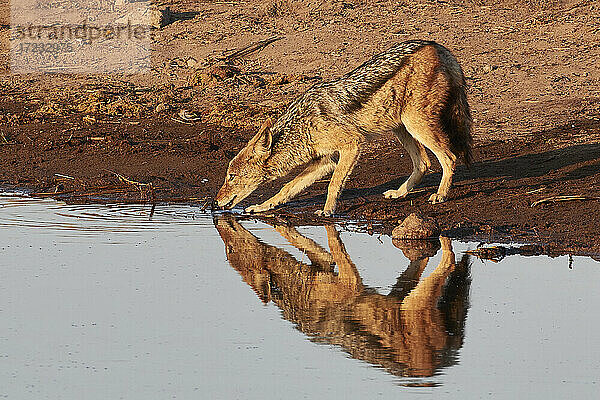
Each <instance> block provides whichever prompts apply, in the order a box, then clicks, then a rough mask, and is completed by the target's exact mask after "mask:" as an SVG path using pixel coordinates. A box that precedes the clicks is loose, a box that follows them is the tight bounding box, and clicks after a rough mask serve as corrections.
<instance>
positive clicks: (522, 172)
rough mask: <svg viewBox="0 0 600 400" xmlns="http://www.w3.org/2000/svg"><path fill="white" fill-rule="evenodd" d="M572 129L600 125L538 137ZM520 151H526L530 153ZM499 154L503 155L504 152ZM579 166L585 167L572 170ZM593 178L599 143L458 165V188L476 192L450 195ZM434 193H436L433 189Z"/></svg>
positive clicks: (433, 180) (372, 190) (434, 176)
mask: <svg viewBox="0 0 600 400" xmlns="http://www.w3.org/2000/svg"><path fill="white" fill-rule="evenodd" d="M573 126H576V127H577V128H579V129H585V130H591V131H595V132H596V131H600V121H592V120H581V121H576V122H573V123H570V124H568V125H564V126H560V127H556V128H553V129H552V130H548V131H543V132H540V133H539V135H538V136H539V137H540V138H547V139H553V138H559V139H565V138H568V137H569V135H571V134H572V131H573ZM538 143H539V142H538ZM398 147H399V151H403V150H402V149H401V147H400V145H398ZM520 151H527V149H521V150H520ZM497 152H498V153H500V152H501V149H500V151H497ZM577 164H584V165H580V166H578V167H576V168H572V167H573V166H575V165H577ZM594 175H598V176H599V177H600V143H588V144H575V145H571V146H567V147H562V148H558V149H554V150H548V151H542V152H539V153H534V152H532V153H528V154H521V155H517V156H514V157H510V156H509V157H505V158H501V159H488V160H482V161H475V162H474V163H473V165H471V167H470V168H468V167H466V166H464V165H459V166H458V168H457V170H456V173H455V175H454V186H455V187H458V186H463V187H465V188H469V186H473V187H474V188H473V189H472V190H469V191H468V192H466V193H464V194H462V195H461V196H460V197H457V196H456V195H455V196H452V195H451V196H450V200H452V199H457V198H464V197H469V196H472V195H474V194H476V193H487V194H489V193H493V192H495V191H497V190H499V189H502V188H511V189H535V188H539V187H540V186H543V185H550V184H553V183H557V182H568V181H572V180H579V179H583V178H587V177H590V176H594ZM440 178H441V174H440V173H430V174H428V175H426V176H425V177H424V179H423V181H422V182H421V184H420V185H419V186H418V187H417V191H418V190H419V189H420V188H424V187H429V186H435V185H437V184H438V183H439V179H440ZM405 179H406V177H402V178H399V179H393V180H390V181H388V182H385V183H383V184H381V185H377V186H374V187H368V188H355V189H347V190H346V191H345V192H344V197H343V199H352V198H356V197H364V196H368V195H380V194H381V193H383V192H384V191H385V190H388V189H392V188H398V186H400V184H402V182H404V180H405ZM482 182H485V183H486V184H487V185H490V184H492V185H494V187H492V188H479V187H477V185H478V184H481V183H482ZM487 185H486V186H487ZM432 190H435V189H434V188H432ZM451 193H452V192H451ZM410 196H411V195H410V194H409V197H410ZM322 197H323V196H314V197H312V198H311V199H306V200H305V201H318V200H320V199H321V198H322Z"/></svg>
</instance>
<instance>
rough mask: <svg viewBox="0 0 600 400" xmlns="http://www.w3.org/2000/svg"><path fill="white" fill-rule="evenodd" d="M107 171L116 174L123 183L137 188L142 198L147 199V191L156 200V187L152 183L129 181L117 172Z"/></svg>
mask: <svg viewBox="0 0 600 400" xmlns="http://www.w3.org/2000/svg"><path fill="white" fill-rule="evenodd" d="M107 171H108V172H110V173H112V174H114V175H115V176H116V177H117V178H118V179H119V180H120V181H121V182H123V183H126V184H128V185H131V186H133V187H135V188H136V189H137V190H139V192H140V197H141V198H145V197H146V194H147V191H150V197H151V199H152V200H154V187H153V186H152V183H142V182H138V181H134V180H132V179H129V178H127V177H125V176H123V175H121V174H119V173H117V172H114V171H110V170H107Z"/></svg>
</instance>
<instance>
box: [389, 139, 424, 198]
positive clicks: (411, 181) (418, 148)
mask: <svg viewBox="0 0 600 400" xmlns="http://www.w3.org/2000/svg"><path fill="white" fill-rule="evenodd" d="M394 134H395V135H396V136H397V137H398V139H400V142H401V143H402V145H403V146H404V148H405V149H406V151H408V154H409V155H410V159H411V160H412V163H413V171H412V173H411V174H410V176H409V177H408V179H407V180H406V181H405V182H404V183H403V184H402V185H401V186H400V188H398V190H394V189H392V190H387V191H385V192H384V193H383V196H384V197H385V198H386V199H397V198H402V197H405V196H406V195H407V194H408V193H409V192H410V191H411V190H412V189H413V188H414V187H415V186H416V185H418V184H419V182H421V179H423V175H425V172H427V170H428V169H429V167H430V166H431V162H430V161H429V157H428V156H427V152H426V151H425V148H424V147H423V145H422V144H421V143H419V142H417V141H416V140H415V139H414V138H413V137H412V136H411V135H410V134H409V133H408V131H407V130H406V128H404V127H400V128H398V129H395V130H394Z"/></svg>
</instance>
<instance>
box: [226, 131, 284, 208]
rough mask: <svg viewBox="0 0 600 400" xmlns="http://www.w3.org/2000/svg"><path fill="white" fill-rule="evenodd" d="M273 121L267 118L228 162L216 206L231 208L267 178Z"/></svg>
mask: <svg viewBox="0 0 600 400" xmlns="http://www.w3.org/2000/svg"><path fill="white" fill-rule="evenodd" d="M272 125H273V121H272V120H271V119H268V120H267V121H266V122H265V123H264V124H263V125H262V127H261V128H260V130H259V131H258V133H257V134H256V135H255V136H254V137H253V138H252V139H250V141H249V142H248V144H247V145H246V147H244V148H243V149H242V150H240V152H239V153H238V155H237V156H235V157H234V158H233V160H231V162H229V167H227V175H226V176H225V183H223V186H221V189H219V192H218V193H217V197H215V202H216V203H217V206H218V207H223V208H232V207H234V206H235V205H236V204H238V203H239V202H240V201H242V200H244V199H245V198H246V197H248V196H249V195H250V193H252V192H253V191H254V190H256V188H257V187H258V186H259V185H260V184H261V183H263V182H265V181H267V180H268V176H267V171H266V168H265V161H266V160H267V158H269V156H270V155H271V146H272V144H273V135H272V133H271V126H272Z"/></svg>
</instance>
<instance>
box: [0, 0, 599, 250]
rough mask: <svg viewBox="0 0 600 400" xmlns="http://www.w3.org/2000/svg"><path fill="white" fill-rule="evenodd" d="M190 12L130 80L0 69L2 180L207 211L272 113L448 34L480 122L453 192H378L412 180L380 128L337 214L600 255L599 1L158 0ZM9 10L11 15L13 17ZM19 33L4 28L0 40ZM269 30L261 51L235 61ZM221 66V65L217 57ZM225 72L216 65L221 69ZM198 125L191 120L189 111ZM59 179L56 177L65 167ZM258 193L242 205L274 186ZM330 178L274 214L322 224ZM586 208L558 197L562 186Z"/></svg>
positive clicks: (76, 196) (69, 196) (62, 194)
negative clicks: (418, 41) (414, 221)
mask: <svg viewBox="0 0 600 400" xmlns="http://www.w3.org/2000/svg"><path fill="white" fill-rule="evenodd" d="M159 3H160V4H159V6H160V7H166V6H170V7H171V9H172V10H175V11H178V12H181V13H184V12H185V13H188V14H186V15H188V16H189V15H190V14H189V13H193V15H194V17H193V18H191V19H184V20H179V21H176V22H174V23H172V24H170V25H168V26H165V27H164V28H162V29H160V30H156V31H155V32H154V33H153V34H154V41H155V47H154V49H153V51H152V55H153V69H152V71H151V72H150V73H148V74H141V75H134V76H110V75H97V76H81V75H80V76H76V75H60V74H54V75H36V76H23V75H11V74H10V73H9V71H8V55H7V54H6V51H5V50H3V53H2V55H1V56H0V68H4V70H5V73H4V74H3V75H1V76H0V134H1V136H0V185H2V186H4V187H19V188H25V189H27V190H30V191H31V192H37V193H49V192H57V193H56V194H55V195H54V196H55V197H58V198H61V199H65V200H68V201H115V200H121V201H139V200H140V198H141V196H145V197H144V199H145V200H148V199H149V198H150V197H151V196H150V195H149V194H148V193H146V192H144V191H143V190H142V191H141V192H140V190H138V189H136V188H135V187H133V186H132V185H130V184H127V183H123V182H122V181H119V179H118V176H117V175H116V174H121V175H123V176H125V177H127V178H129V179H132V180H135V181H138V182H143V183H152V185H153V196H154V198H155V199H156V200H160V201H183V202H190V203H192V204H203V203H204V199H205V198H206V197H211V196H213V195H214V193H215V192H216V190H217V189H218V187H219V186H220V184H221V183H222V179H223V176H224V172H225V168H226V165H227V162H228V160H229V159H230V158H231V157H232V156H233V155H234V154H235V153H236V152H237V151H238V150H239V149H240V148H241V147H242V146H243V145H244V143H245V142H246V141H247V140H248V139H249V138H250V137H251V135H252V134H253V132H254V131H255V127H256V126H257V125H258V124H259V123H260V122H261V121H262V120H264V119H265V118H266V117H267V116H277V115H278V114H279V113H280V112H281V111H282V110H283V109H284V107H285V105H286V104H287V103H289V101H291V99H293V98H294V97H295V96H297V95H298V94H299V93H301V92H302V91H304V90H306V89H307V88H308V87H310V85H312V84H314V82H317V81H320V80H322V79H330V78H334V77H337V76H339V75H341V74H343V73H344V72H346V71H348V70H350V69H352V68H353V67H355V66H357V65H359V64H360V63H361V62H362V61H364V60H366V59H367V58H369V57H370V56H371V55H373V54H375V53H377V52H378V51H381V50H384V49H385V48H387V47H388V46H389V45H390V44H392V43H395V42H398V41H402V40H406V39H412V38H422V39H430V40H436V41H438V42H440V43H442V44H444V45H446V46H447V47H449V48H450V49H451V50H452V51H453V52H454V53H455V54H456V56H457V57H458V58H459V60H460V61H461V63H462V64H463V67H464V69H465V73H466V75H467V78H468V83H469V96H470V97H469V99H470V102H471V105H472V108H473V111H474V117H475V124H476V130H475V143H476V148H475V159H476V162H475V164H474V165H473V167H472V168H471V169H470V170H469V169H466V168H464V167H462V166H461V167H459V169H458V172H457V175H456V180H455V185H454V187H453V189H452V192H451V200H450V201H448V202H447V203H444V204H441V205H436V206H431V205H429V204H427V202H426V200H427V197H428V195H429V194H430V193H431V192H432V191H434V190H435V187H436V186H437V184H438V182H439V178H440V174H439V166H438V165H437V164H436V165H434V167H433V170H434V173H432V174H430V175H428V177H427V178H426V179H425V181H424V182H423V184H422V185H421V186H420V188H419V190H417V191H416V192H415V193H413V194H411V195H410V196H409V198H408V199H406V200H403V201H392V200H386V199H383V198H382V196H381V193H382V192H383V191H384V190H386V189H388V188H392V187H397V186H398V185H399V184H400V183H401V181H402V180H403V179H405V178H406V176H407V174H408V173H409V172H410V162H409V160H407V155H406V153H405V152H404V150H402V149H401V147H400V146H399V145H398V143H397V142H396V141H395V139H394V138H392V137H382V138H380V139H378V140H377V141H376V142H375V143H373V144H372V145H371V146H370V147H369V149H368V150H367V151H366V153H365V154H364V156H363V157H362V159H361V162H360V163H359V166H358V167H357V168H356V170H355V171H354V173H353V176H352V178H351V179H350V180H349V182H348V185H347V190H346V191H345V192H344V195H343V201H342V203H341V205H340V208H339V213H340V215H341V217H342V218H344V219H363V220H365V221H367V224H369V223H370V224H372V225H374V226H375V227H376V228H377V227H379V228H377V229H382V230H384V231H387V232H389V230H390V228H391V226H392V224H394V223H396V221H397V220H398V219H401V218H403V217H405V216H406V215H408V214H409V213H411V212H414V211H421V212H423V213H426V214H428V215H430V216H433V217H436V218H438V219H439V221H440V223H441V225H442V227H443V228H444V230H446V231H447V233H449V234H451V235H454V236H458V237H469V238H482V239H485V240H492V241H511V240H519V241H535V242H540V243H545V244H547V246H548V251H551V252H554V251H556V252H576V253H594V254H600V244H599V243H598V238H599V237H600V227H599V224H598V223H597V220H598V216H600V201H597V200H593V199H591V197H600V101H599V99H600V70H599V69H598V68H597V64H598V61H599V60H600V46H599V45H598V43H600V21H599V20H598V19H597V17H596V16H597V12H598V10H599V6H598V5H597V4H596V2H592V1H579V2H576V1H573V2H570V1H567V2H550V3H544V5H543V6H541V5H539V4H538V3H537V2H533V1H529V2H527V1H525V2H517V1H496V2H467V3H459V2H453V1H450V2H426V1H417V2H410V4H408V3H407V4H404V3H402V2H372V1H344V2H342V1H330V2H324V3H323V2H319V4H318V5H316V4H308V5H306V4H304V2H300V1H297V2H296V1H258V2H252V4H245V3H238V2H235V1H234V2H217V3H215V2H206V1H189V0H182V1H163V2H159ZM7 10H8V9H7V8H6V6H0V16H1V17H2V18H0V20H2V21H4V20H5V19H6V15H8V14H7ZM7 35H8V30H7V29H6V24H4V23H2V26H0V42H2V43H5V42H6V39H7V37H8V36H7ZM270 37H278V38H281V39H279V40H277V41H274V42H273V43H271V44H269V45H267V46H265V47H264V48H262V49H260V50H257V51H255V52H252V53H250V54H248V55H244V56H242V57H240V58H231V59H229V62H228V63H225V62H224V61H223V60H222V59H223V58H226V57H227V56H230V55H231V54H235V50H236V49H244V48H245V47H246V46H248V45H251V44H253V43H257V42H259V41H260V40H264V39H267V38H270ZM219 60H221V61H219ZM215 65H216V66H217V67H215ZM182 109H188V110H193V111H195V112H197V113H198V115H199V117H200V119H199V120H198V121H193V122H185V121H184V122H182V121H181V120H180V119H179V118H178V117H177V115H178V112H179V111H180V110H182ZM57 174H58V175H57ZM281 183H282V182H275V183H274V184H272V185H268V186H266V187H264V188H261V189H260V190H259V191H258V192H257V193H255V194H254V195H253V196H252V197H251V198H249V199H248V201H247V202H246V204H250V203H252V202H256V201H260V200H261V199H264V198H266V197H267V196H270V195H272V194H273V193H275V191H276V190H277V188H278V187H279V186H280V185H281ZM325 188H326V183H325V182H319V183H317V184H315V185H314V186H313V187H312V188H310V189H309V190H308V191H307V192H306V193H305V194H304V195H302V196H301V197H300V198H299V199H298V200H297V201H295V202H294V203H292V204H289V205H287V206H285V207H283V208H282V209H281V210H279V215H280V216H284V217H286V218H289V219H291V220H298V221H300V222H315V221H316V219H315V217H313V216H312V211H314V210H315V209H317V208H319V207H322V204H323V202H324V192H325ZM559 195H562V196H565V195H577V196H588V197H590V198H588V199H586V200H571V201H564V202H547V203H542V204H538V205H535V206H533V207H532V204H533V203H534V202H536V201H538V200H540V199H545V198H549V197H554V196H559Z"/></svg>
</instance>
